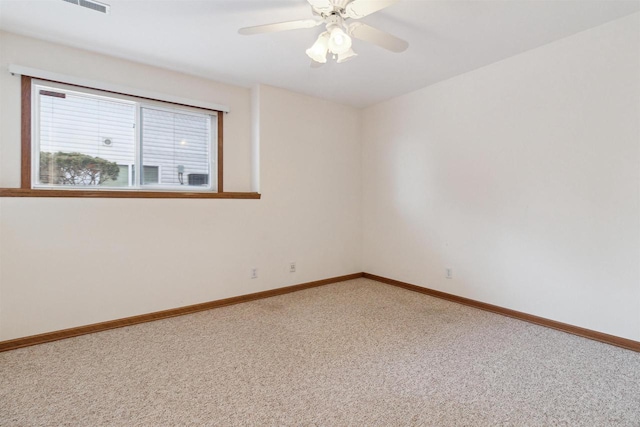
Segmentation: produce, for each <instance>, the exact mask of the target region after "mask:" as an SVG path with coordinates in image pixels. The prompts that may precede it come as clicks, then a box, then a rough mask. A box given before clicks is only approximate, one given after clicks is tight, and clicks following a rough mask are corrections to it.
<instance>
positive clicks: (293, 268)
mask: <svg viewBox="0 0 640 427" xmlns="http://www.w3.org/2000/svg"><path fill="white" fill-rule="evenodd" d="M295 272H296V263H295V261H294V262H291V263H289V273H295Z"/></svg>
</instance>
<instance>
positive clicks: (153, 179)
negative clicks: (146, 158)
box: [131, 165, 160, 184]
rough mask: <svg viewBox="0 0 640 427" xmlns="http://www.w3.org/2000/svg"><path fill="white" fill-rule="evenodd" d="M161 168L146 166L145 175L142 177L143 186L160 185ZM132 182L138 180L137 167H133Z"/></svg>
mask: <svg viewBox="0 0 640 427" xmlns="http://www.w3.org/2000/svg"><path fill="white" fill-rule="evenodd" d="M159 169H160V168H159V167H158V166H147V165H145V166H144V168H143V169H142V170H143V171H144V174H143V176H142V183H143V184H160V181H159V178H160V171H159ZM131 170H132V172H131V173H132V178H131V179H132V181H133V182H135V179H136V167H135V166H133V167H132V169H131Z"/></svg>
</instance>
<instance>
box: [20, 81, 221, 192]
mask: <svg viewBox="0 0 640 427" xmlns="http://www.w3.org/2000/svg"><path fill="white" fill-rule="evenodd" d="M31 91H32V94H31V99H32V108H31V115H32V117H31V120H32V132H33V135H32V136H33V138H32V146H31V160H32V163H31V187H32V188H35V189H37V188H56V189H84V190H87V189H89V190H102V189H105V190H114V191H118V190H147V191H149V190H151V191H190V192H191V191H216V190H217V187H218V182H217V181H218V180H217V176H218V174H217V161H216V156H217V153H218V150H217V149H214V147H217V141H218V138H217V124H218V120H217V114H218V113H217V112H213V111H208V110H202V109H197V108H190V107H185V106H175V105H172V104H169V103H164V102H160V101H151V100H146V99H140V98H135V97H132V96H126V95H116V94H112V93H109V92H102V91H97V90H91V89H84V88H78V87H74V86H68V85H62V84H57V83H50V82H44V81H37V80H33V82H32V89H31ZM140 169H141V170H142V173H141V174H136V170H140Z"/></svg>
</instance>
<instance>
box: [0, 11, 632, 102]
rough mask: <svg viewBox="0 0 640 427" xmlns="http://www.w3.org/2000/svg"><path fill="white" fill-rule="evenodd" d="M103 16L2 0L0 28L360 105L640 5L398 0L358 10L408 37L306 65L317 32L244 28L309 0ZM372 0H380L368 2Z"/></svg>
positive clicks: (285, 15) (287, 16)
mask: <svg viewBox="0 0 640 427" xmlns="http://www.w3.org/2000/svg"><path fill="white" fill-rule="evenodd" d="M102 1H103V2H104V3H107V4H109V5H110V6H111V13H110V14H108V15H105V14H102V13H98V12H94V11H92V10H89V9H86V8H82V7H78V6H75V5H72V4H69V3H66V2H64V1H62V0H0V29H3V30H6V31H9V32H13V33H17V34H22V35H27V36H32V37H36V38H39V39H43V40H49V41H53V42H58V43H61V44H65V45H70V46H75V47H79V48H83V49H87V50H90V51H95V52H100V53H104V54H108V55H112V56H116V57H120V58H126V59H131V60H134V61H138V62H142V63H146V64H150V65H155V66H158V67H163V68H168V69H173V70H179V71H182V72H185V73H189V74H193V75H197V76H202V77H206V78H210V79H213V80H217V81H221V82H226V83H232V84H237V85H241V86H246V87H251V86H252V85H254V84H257V83H263V84H268V85H273V86H278V87H282V88H285V89H289V90H292V91H295V92H299V93H305V94H309V95H313V96H317V97H321V98H326V99H330V100H333V101H337V102H340V103H343V104H349V105H353V106H356V107H364V106H368V105H371V104H374V103H376V102H379V101H382V100H385V99H388V98H392V97H394V96H398V95H401V94H404V93H407V92H410V91H413V90H416V89H418V88H421V87H424V86H427V85H430V84H433V83H435V82H438V81H441V80H444V79H447V78H450V77H452V76H455V75H458V74H461V73H464V72H467V71H470V70H473V69H476V68H479V67H482V66H484V65H487V64H490V63H493V62H496V61H499V60H501V59H504V58H507V57H509V56H512V55H515V54H518V53H520V52H524V51H526V50H529V49H532V48H535V47H537V46H541V45H543V44H546V43H549V42H551V41H554V40H557V39H560V38H563V37H566V36H569V35H571V34H574V33H577V32H579V31H583V30H585V29H588V28H591V27H594V26H596V25H600V24H602V23H605V22H607V21H611V20H614V19H617V18H620V17H622V16H625V15H629V14H631V13H634V12H637V11H638V10H640V1H638V0H633V1H623V0H604V1H590V0H528V1H523V0H510V1H505V0H500V1H484V0H473V1H461V0H446V1H432V0H401V1H400V2H399V3H397V4H395V5H393V6H391V7H389V8H387V9H385V10H383V11H381V12H378V13H375V14H373V15H370V16H367V17H365V18H363V19H362V22H366V23H367V24H369V25H372V26H375V27H377V28H379V29H381V30H383V31H386V32H390V33H392V34H394V35H396V36H398V37H401V38H403V39H405V40H407V41H408V42H409V49H408V50H407V51H406V52H404V53H400V54H398V53H392V52H388V51H386V50H384V49H381V48H379V47H377V46H373V45H369V44H367V43H365V42H362V41H359V40H354V44H353V48H354V50H355V51H356V52H357V53H358V54H359V56H358V57H357V58H355V59H353V60H352V61H349V62H345V63H342V64H336V63H335V62H333V61H329V62H328V63H327V64H326V65H324V66H323V67H321V68H314V69H312V68H310V66H309V65H310V60H309V58H308V57H307V56H306V55H305V49H306V48H308V47H309V46H311V45H312V44H313V42H314V41H315V39H316V37H317V36H318V34H319V33H320V32H322V31H323V30H324V29H323V27H316V28H313V29H302V30H293V31H288V32H282V33H271V34H261V35H253V36H242V35H239V34H238V32H237V30H238V29H239V28H241V27H246V26H253V25H260V24H267V23H272V22H280V21H288V20H296V19H305V18H309V17H311V10H310V7H309V4H308V3H307V2H306V0H102ZM372 1H375V0H372Z"/></svg>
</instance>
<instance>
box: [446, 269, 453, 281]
mask: <svg viewBox="0 0 640 427" xmlns="http://www.w3.org/2000/svg"><path fill="white" fill-rule="evenodd" d="M445 273H446V275H447V276H446V277H447V279H453V268H450V267H447V268H446V269H445Z"/></svg>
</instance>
